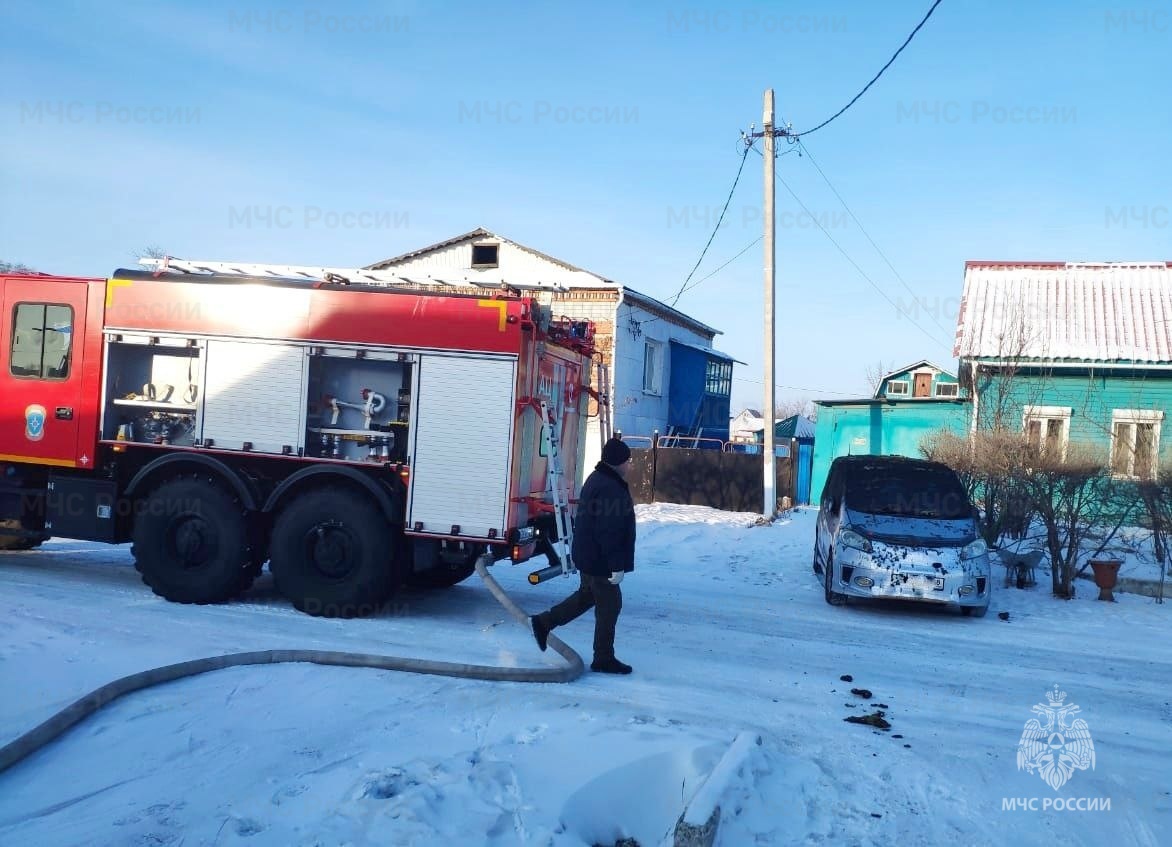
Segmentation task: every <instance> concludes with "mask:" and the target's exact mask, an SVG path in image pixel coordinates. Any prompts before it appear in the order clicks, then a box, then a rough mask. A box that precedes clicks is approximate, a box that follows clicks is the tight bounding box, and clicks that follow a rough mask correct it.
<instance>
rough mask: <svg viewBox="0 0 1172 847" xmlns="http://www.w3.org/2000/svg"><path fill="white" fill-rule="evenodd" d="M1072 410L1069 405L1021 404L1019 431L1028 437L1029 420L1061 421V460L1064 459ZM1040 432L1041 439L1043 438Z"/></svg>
mask: <svg viewBox="0 0 1172 847" xmlns="http://www.w3.org/2000/svg"><path fill="white" fill-rule="evenodd" d="M1073 412H1074V410H1073V409H1072V408H1070V407H1069V406H1023V407H1022V410H1021V431H1022V432H1023V433H1024V434H1025V435H1026V436H1027V437H1028V436H1029V431H1030V422H1031V421H1040V422H1042V423H1043V424H1045V422H1046V421H1052V420H1061V421H1062V456H1061V458H1062V460H1063V461H1065V460H1066V448H1067V446H1068V445H1069V444H1070V418H1071V415H1072V414H1073ZM1045 437H1046V436H1045V433H1044V432H1043V433H1042V440H1043V441H1044V440H1045Z"/></svg>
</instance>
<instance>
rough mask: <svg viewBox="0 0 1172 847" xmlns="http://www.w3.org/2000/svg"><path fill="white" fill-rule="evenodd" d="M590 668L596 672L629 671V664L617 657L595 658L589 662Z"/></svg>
mask: <svg viewBox="0 0 1172 847" xmlns="http://www.w3.org/2000/svg"><path fill="white" fill-rule="evenodd" d="M590 670H592V671H597V672H598V673H630V672H631V666H630V665H627V664H624V663H623V662H620V661H619V660H618V659H602V660H599V659H595V660H594V661H593V662H591V663H590Z"/></svg>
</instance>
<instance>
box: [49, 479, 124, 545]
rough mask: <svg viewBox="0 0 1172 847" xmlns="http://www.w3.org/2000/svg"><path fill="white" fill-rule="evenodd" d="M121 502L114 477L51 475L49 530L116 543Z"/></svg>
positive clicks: (52, 532)
mask: <svg viewBox="0 0 1172 847" xmlns="http://www.w3.org/2000/svg"><path fill="white" fill-rule="evenodd" d="M118 505H119V500H118V484H117V483H116V482H115V481H114V480H109V479H91V478H88V477H78V476H67V475H64V474H55V473H54V474H49V482H48V485H47V487H46V491H45V532H47V533H49V534H50V535H60V536H63V537H65V538H80V539H85V540H87V541H102V542H105V543H108V544H113V543H116V542H117V541H118V537H117V525H118V518H119V513H118Z"/></svg>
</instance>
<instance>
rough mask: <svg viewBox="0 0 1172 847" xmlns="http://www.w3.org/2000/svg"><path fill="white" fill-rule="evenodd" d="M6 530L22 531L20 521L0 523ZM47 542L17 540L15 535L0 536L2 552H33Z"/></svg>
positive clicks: (37, 539)
mask: <svg viewBox="0 0 1172 847" xmlns="http://www.w3.org/2000/svg"><path fill="white" fill-rule="evenodd" d="M0 527H3V528H4V529H20V521H15V520H13V521H0ZM44 543H45V542H44V541H43V540H42V539H40V538H17V537H16V536H15V535H0V550H32V549H33V548H34V547H40V546H41V545H42V544H44Z"/></svg>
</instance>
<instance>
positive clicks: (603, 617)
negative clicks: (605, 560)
mask: <svg viewBox="0 0 1172 847" xmlns="http://www.w3.org/2000/svg"><path fill="white" fill-rule="evenodd" d="M578 575H579V576H581V577H582V584H581V585H580V586H579V587H578V590H577V591H575V592H574V593H573V594H571V595H570V596H569V597H567V598H566V599H565V600H563V601H562V602H560V603H558V604H557V605H556V606H554V607H553V608H552V609H550V610H549V611H548V612H542V613H541V618H542V621H543V622H544V623H546V624H548V625H549V628H550V629H553V628H554V627H555V626H563V625H564V624H568V623H569V622H570V621H572V620H574V619H575V618H577V617H578V616H579V615H581V614H582V613H583V612H586V611H589V610H590V609H591V608H593V609H594V661H596V662H601V661H607V660H609V659H613V658H614V630H615V625H616V624H618V622H619V612H621V611H622V610H623V592H622V589H620V588H619V586H617V585H612V584H611V582H610V579H609V578H608V577H605V576H594V575H593V574H587V573H582V572H581V571H579V572H578Z"/></svg>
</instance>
